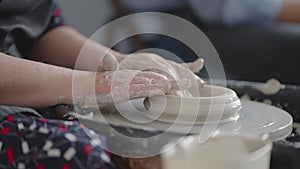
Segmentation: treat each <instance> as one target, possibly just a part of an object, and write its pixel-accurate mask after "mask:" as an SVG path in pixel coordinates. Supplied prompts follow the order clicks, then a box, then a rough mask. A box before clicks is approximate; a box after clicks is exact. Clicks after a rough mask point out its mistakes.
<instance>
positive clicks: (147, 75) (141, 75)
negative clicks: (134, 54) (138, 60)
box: [137, 71, 168, 80]
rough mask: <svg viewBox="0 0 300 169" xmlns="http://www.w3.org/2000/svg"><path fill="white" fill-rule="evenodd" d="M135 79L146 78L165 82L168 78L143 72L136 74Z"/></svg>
mask: <svg viewBox="0 0 300 169" xmlns="http://www.w3.org/2000/svg"><path fill="white" fill-rule="evenodd" d="M137 77H147V78H150V79H153V80H167V79H168V78H167V77H166V76H165V75H163V74H160V73H157V72H151V71H143V72H140V73H139V74H137Z"/></svg>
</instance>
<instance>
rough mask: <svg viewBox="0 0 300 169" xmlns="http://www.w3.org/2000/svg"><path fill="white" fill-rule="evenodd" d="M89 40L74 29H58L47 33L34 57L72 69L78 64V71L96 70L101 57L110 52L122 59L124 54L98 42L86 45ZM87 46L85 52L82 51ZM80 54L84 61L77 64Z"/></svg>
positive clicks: (34, 50) (39, 42)
mask: <svg viewBox="0 0 300 169" xmlns="http://www.w3.org/2000/svg"><path fill="white" fill-rule="evenodd" d="M87 40H88V39H87V38H86V37H84V36H83V35H81V34H80V33H78V32H77V31H75V30H73V29H72V28H69V27H67V26H64V27H58V28H56V29H54V30H52V31H50V32H48V33H46V34H45V35H44V36H43V37H42V38H41V39H40V40H39V41H38V42H37V43H36V44H35V45H34V48H33V50H32V57H33V59H35V60H38V61H42V62H45V63H49V64H54V65H57V66H62V67H67V68H71V69H73V68H74V66H75V64H76V69H81V70H95V68H97V67H98V66H99V65H100V61H101V56H104V55H105V53H107V52H110V53H111V54H112V55H114V56H115V57H116V58H117V59H118V58H120V57H122V54H120V53H118V52H116V51H113V50H110V49H109V48H107V47H105V46H102V45H100V44H98V43H96V42H92V41H89V43H87V44H86V42H87ZM85 44H86V46H85V48H84V51H82V48H83V46H84V45H85ZM80 52H81V53H80ZM79 54H81V57H82V58H84V59H80V62H78V63H76V61H77V59H78V56H79Z"/></svg>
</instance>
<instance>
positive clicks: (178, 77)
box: [119, 53, 205, 97]
mask: <svg viewBox="0 0 300 169" xmlns="http://www.w3.org/2000/svg"><path fill="white" fill-rule="evenodd" d="M202 68H203V60H202V59H198V60H196V61H195V62H192V63H187V64H178V63H176V62H173V61H170V60H165V59H163V58H162V57H160V56H158V55H156V54H151V53H136V54H130V55H128V56H127V57H126V58H124V59H123V60H122V61H121V62H120V65H119V69H133V70H142V71H153V72H157V73H160V74H164V75H165V76H167V77H168V78H169V79H173V80H175V81H177V82H178V85H179V88H180V87H181V84H182V83H181V82H182V81H186V80H187V79H189V80H190V81H191V85H192V87H191V88H190V92H191V93H193V95H194V96H197V95H198V94H197V93H198V91H199V88H201V87H203V85H204V84H205V82H204V81H203V80H202V79H200V78H199V77H198V76H196V75H195V74H194V73H193V72H198V71H200V70H201V69H202ZM183 84H184V83H183ZM190 92H187V91H183V90H182V89H181V90H180V91H174V90H172V92H171V94H175V95H182V96H186V97H187V96H191V94H190Z"/></svg>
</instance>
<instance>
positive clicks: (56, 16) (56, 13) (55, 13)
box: [45, 3, 65, 33]
mask: <svg viewBox="0 0 300 169" xmlns="http://www.w3.org/2000/svg"><path fill="white" fill-rule="evenodd" d="M63 25H65V22H64V19H63V17H62V16H61V10H60V8H59V6H58V5H57V3H54V4H53V7H52V13H51V18H50V22H49V25H48V27H47V29H46V31H45V33H46V32H48V31H50V30H52V29H55V28H57V27H59V26H63Z"/></svg>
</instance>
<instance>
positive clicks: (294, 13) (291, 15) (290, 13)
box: [278, 0, 300, 22]
mask: <svg viewBox="0 0 300 169" xmlns="http://www.w3.org/2000/svg"><path fill="white" fill-rule="evenodd" d="M278 20H279V21H282V22H300V0H284V3H283V8H282V10H281V13H280V14H279V16H278Z"/></svg>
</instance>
